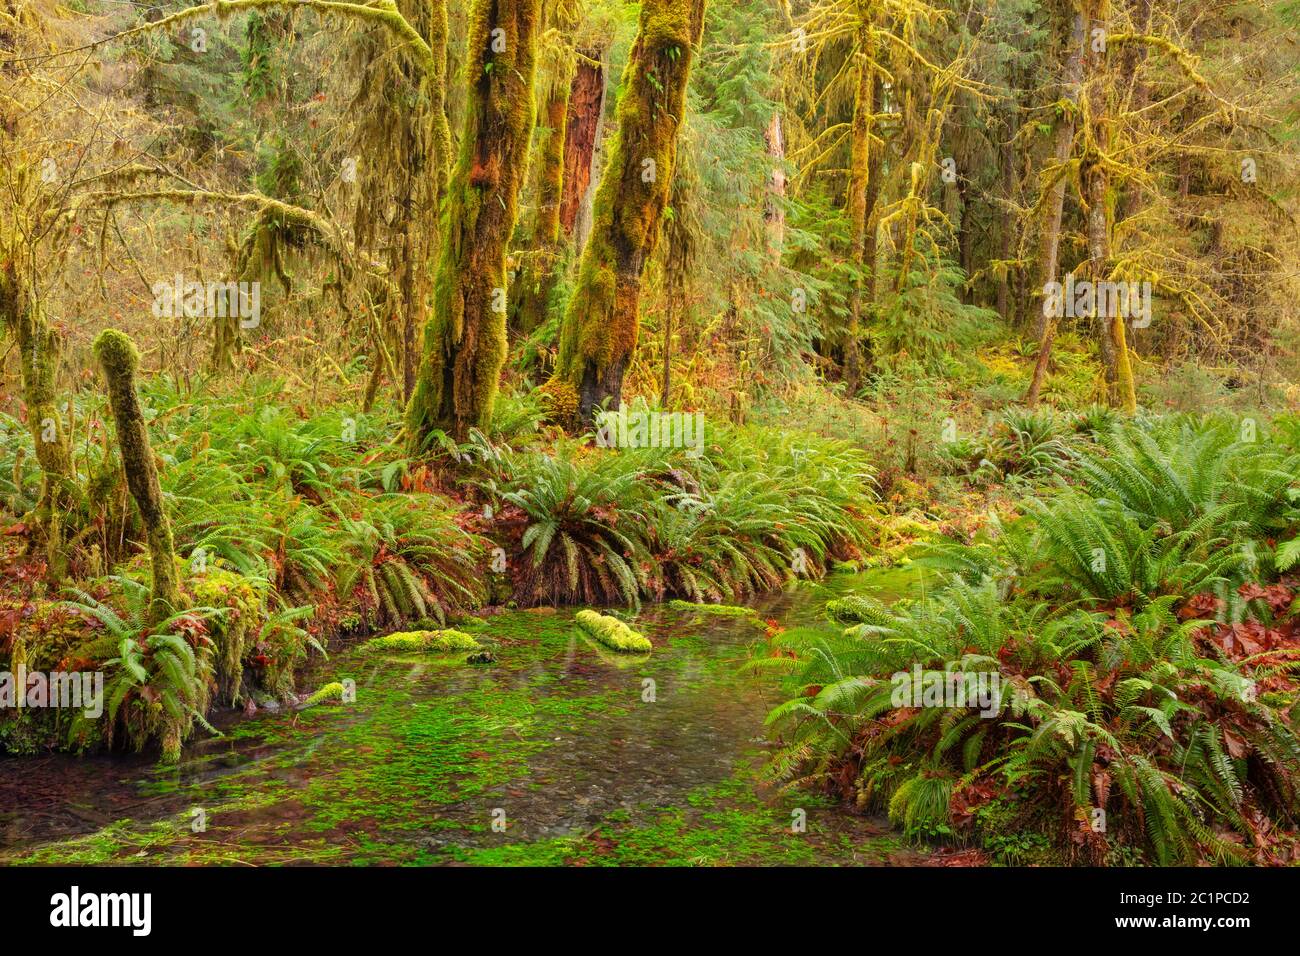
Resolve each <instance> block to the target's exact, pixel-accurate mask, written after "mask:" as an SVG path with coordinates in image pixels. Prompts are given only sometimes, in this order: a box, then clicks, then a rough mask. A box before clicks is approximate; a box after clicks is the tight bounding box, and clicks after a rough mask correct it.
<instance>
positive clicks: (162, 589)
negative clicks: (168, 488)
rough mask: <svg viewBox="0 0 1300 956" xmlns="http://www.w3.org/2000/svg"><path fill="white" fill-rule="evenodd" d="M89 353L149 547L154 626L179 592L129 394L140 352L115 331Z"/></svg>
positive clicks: (174, 605) (172, 609) (171, 609)
mask: <svg viewBox="0 0 1300 956" xmlns="http://www.w3.org/2000/svg"><path fill="white" fill-rule="evenodd" d="M94 349H95V358H97V359H98V360H99V364H100V367H101V368H102V369H103V370H104V378H105V379H107V380H108V401H109V404H110V405H111V406H112V409H113V421H114V422H115V423H116V425H117V444H118V447H119V448H120V449H121V452H122V469H123V470H124V471H125V472H126V486H127V488H129V489H130V491H131V497H132V498H134V499H135V504H136V507H137V508H138V509H140V518H141V520H143V521H144V531H145V537H146V538H147V540H148V542H149V562H150V566H151V567H152V569H153V592H152V596H151V600H150V602H149V620H150V622H151V623H153V624H157V623H158V622H159V621H163V620H166V619H167V618H168V617H170V616H171V615H172V614H175V613H176V611H177V610H179V608H180V603H181V589H180V582H179V580H178V578H177V576H176V547H175V545H174V544H173V543H172V527H171V523H170V522H169V521H168V520H167V512H166V510H165V509H164V508H163V497H162V488H161V487H160V486H159V484H158V469H157V467H156V466H155V465H154V456H153V448H152V447H151V446H150V444H149V430H148V429H147V428H146V427H145V423H144V414H143V413H142V412H141V411H140V399H139V397H138V396H137V395H136V391H135V373H136V369H137V368H139V366H140V353H139V352H137V351H136V348H135V344H134V343H133V342H132V341H131V340H130V339H129V338H128V337H127V335H126V333H124V332H119V331H118V330H117V329H105V330H104V331H103V332H100V333H99V335H98V337H96V339H95V345H94Z"/></svg>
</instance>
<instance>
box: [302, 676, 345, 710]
mask: <svg viewBox="0 0 1300 956" xmlns="http://www.w3.org/2000/svg"><path fill="white" fill-rule="evenodd" d="M342 702H343V685H342V684H341V683H339V682H338V681H330V682H329V683H328V684H326V685H325V686H324V687H322V688H321V689H320V690H318V691H316V693H314V694H312V695H310V696H309V697H307V698H305V699H304V700H303V701H302V703H300V704H299V705H298V709H299V710H306V709H307V708H308V707H315V706H316V705H318V704H330V703H342Z"/></svg>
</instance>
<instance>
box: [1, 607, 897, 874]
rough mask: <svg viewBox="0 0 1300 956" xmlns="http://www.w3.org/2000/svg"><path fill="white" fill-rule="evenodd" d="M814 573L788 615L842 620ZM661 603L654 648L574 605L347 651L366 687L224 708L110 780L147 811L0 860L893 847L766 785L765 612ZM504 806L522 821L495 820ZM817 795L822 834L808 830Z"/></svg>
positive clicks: (509, 859)
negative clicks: (759, 618)
mask: <svg viewBox="0 0 1300 956" xmlns="http://www.w3.org/2000/svg"><path fill="white" fill-rule="evenodd" d="M850 590H852V589H850ZM808 593H810V592H800V593H798V594H795V595H793V596H792V595H790V594H787V595H779V596H777V597H776V598H775V599H774V600H777V601H780V602H783V604H782V609H781V610H774V611H773V612H772V615H771V616H776V617H778V618H779V619H783V620H789V619H790V618H797V617H800V616H803V617H805V619H808V620H817V621H820V622H821V623H822V624H823V626H824V624H825V621H824V618H823V617H822V606H821V604H816V605H814V604H812V603H811V602H809V601H808V599H807V598H806V597H805V594H808ZM837 596H838V595H837ZM768 606H770V605H768ZM692 610H693V609H692ZM764 616H768V613H767V612H766V611H765V612H764ZM643 620H644V625H643V626H644V629H645V630H646V632H647V634H648V635H650V637H651V638H653V640H654V643H655V654H654V655H653V658H651V657H643V658H638V657H636V656H632V655H626V654H616V653H613V652H608V653H607V654H606V655H605V656H600V655H599V654H597V653H593V652H590V651H587V650H585V647H586V645H587V644H588V642H587V641H586V640H585V639H583V638H582V637H580V636H579V632H576V631H575V628H574V626H573V622H572V620H571V619H570V618H569V617H568V616H567V615H564V614H560V615H539V614H531V613H527V612H508V613H503V614H498V615H494V616H493V617H492V618H491V619H490V621H491V624H490V633H491V635H492V639H493V642H494V643H496V642H499V644H500V646H503V647H506V648H508V651H509V653H508V654H503V655H502V660H501V662H500V663H499V664H498V665H497V666H495V667H492V668H487V669H482V668H471V667H465V666H462V664H461V661H460V660H458V659H448V658H447V657H445V656H444V657H437V656H432V655H430V656H425V657H423V658H421V657H419V656H418V655H415V656H413V657H412V658H411V659H409V660H408V659H405V658H403V657H400V656H393V655H387V654H385V655H375V654H369V653H366V652H365V651H363V650H362V649H361V648H353V649H351V650H345V651H342V652H340V653H338V654H336V655H334V656H333V657H332V658H331V660H330V661H329V663H328V665H325V664H322V665H321V667H322V668H324V667H326V666H327V667H328V668H329V671H326V672H324V673H322V674H320V675H319V676H318V678H317V682H320V683H324V682H326V681H341V680H342V675H348V676H349V677H351V678H352V679H353V680H355V682H356V689H357V695H356V699H355V701H351V702H348V703H345V704H341V705H339V706H329V707H317V708H312V709H310V710H306V711H288V712H283V713H279V714H275V713H267V712H263V713H260V714H259V715H257V716H256V717H254V718H252V719H247V720H238V721H237V722H234V723H233V724H231V725H230V726H229V727H224V726H223V730H224V731H225V733H226V736H225V737H224V738H222V739H221V740H219V741H208V742H205V743H203V744H200V745H198V746H196V747H195V748H194V749H193V751H192V752H190V753H187V756H186V759H185V760H184V761H183V762H182V764H181V765H180V767H179V768H176V769H172V770H170V771H166V772H163V771H158V770H155V769H154V768H148V769H141V770H140V771H139V772H138V773H133V774H129V773H122V774H118V775H115V776H114V778H113V779H111V780H109V781H108V782H107V786H108V787H117V788H121V787H124V786H125V787H129V788H131V790H132V793H133V794H134V799H127V800H123V801H121V805H130V804H133V803H134V804H139V805H140V808H139V809H133V810H129V811H127V813H129V814H134V815H136V818H135V819H130V820H118V822H116V823H114V824H112V825H110V826H108V827H104V828H102V829H100V830H98V831H97V832H95V833H91V834H88V835H85V836H80V837H72V838H68V837H59V838H54V839H51V838H49V837H47V838H46V839H47V842H46V843H45V844H44V845H42V846H27V847H25V848H15V849H11V850H4V849H0V861H3V862H15V863H17V862H22V863H31V862H44V863H57V862H69V863H78V862H112V863H118V864H122V863H147V864H155V865H156V864H159V863H168V864H179V865H184V864H205V863H211V864H235V863H239V864H255V865H281V864H289V863H309V864H331V865H338V864H352V865H368V864H397V865H433V864H444V863H454V862H472V863H478V864H485V865H486V864H503V865H508V864H515V863H522V864H530V865H561V864H585V865H619V864H655V865H687V864H704V865H734V864H761V863H787V864H814V863H815V864H841V863H843V864H851V863H860V862H882V861H883V860H885V859H886V858H887V857H889V856H890V855H891V854H893V853H894V852H896V851H895V842H896V841H895V838H894V837H893V836H891V835H890V834H889V833H888V831H887V830H886V829H884V827H883V826H879V825H870V826H869V825H867V824H866V823H864V821H862V820H860V819H859V818H853V817H850V816H848V815H846V814H844V813H843V811H841V810H839V809H838V808H834V807H822V806H821V805H820V804H817V803H816V802H815V801H816V800H817V798H816V797H815V796H814V795H812V794H807V793H800V792H796V793H792V794H782V795H781V796H780V798H779V799H777V800H775V801H774V802H768V801H767V799H766V798H764V797H762V796H760V794H759V788H758V785H757V782H756V778H755V776H754V773H753V770H752V767H751V764H752V763H753V762H754V761H755V760H756V759H759V758H758V755H757V754H754V753H753V752H752V744H751V743H750V741H751V739H753V738H754V737H755V735H760V734H762V732H763V717H764V716H765V714H766V712H767V710H768V709H769V707H770V706H771V704H772V702H773V694H774V693H775V691H774V689H773V688H772V687H771V685H770V684H769V683H768V682H766V681H764V680H762V679H760V678H755V677H753V676H752V675H748V674H744V673H742V672H741V671H740V670H739V668H738V664H739V663H740V662H741V661H743V660H744V659H745V658H746V657H747V656H748V654H749V648H751V647H753V646H754V644H755V642H756V641H758V642H759V643H760V644H761V641H762V639H761V638H759V637H756V635H755V631H754V628H753V626H752V624H751V623H750V622H748V621H745V620H743V619H740V618H732V617H727V616H712V617H708V618H707V619H703V620H702V619H700V618H698V617H694V616H693V615H692V614H691V613H690V612H686V611H682V610H679V609H673V608H669V607H664V608H654V609H650V610H649V612H648V614H647V616H646V618H644V619H643ZM591 645H592V646H593V647H598V648H599V649H600V650H603V646H601V645H595V643H594V642H591ZM331 672H332V673H331ZM336 675H337V676H336ZM646 679H653V680H654V681H655V682H656V685H657V700H656V702H653V703H650V702H647V701H646V700H644V699H643V697H642V693H643V687H644V681H645V680H646ZM64 766H67V767H68V768H70V769H71V770H74V771H76V772H77V773H79V774H81V777H82V779H83V780H85V781H86V783H84V784H83V785H81V786H79V787H77V786H69V787H67V788H66V790H67V792H69V793H79V792H81V791H82V790H83V789H87V790H89V791H93V790H94V789H95V788H94V787H92V786H91V784H90V780H91V779H92V777H93V779H95V780H98V781H101V782H103V781H104V777H103V774H102V770H101V771H100V772H99V775H98V776H95V775H94V772H93V771H92V770H91V769H90V768H89V767H88V766H86V765H80V766H81V767H82V768H83V769H78V767H79V765H78V764H77V763H76V762H75V761H72V760H71V758H70V759H69V762H68V763H67V764H65V765H64ZM191 807H204V808H206V809H207V811H208V827H207V832H206V833H201V834H196V833H193V832H191V830H190V828H189V822H190V818H189V816H188V809H189V808H191ZM498 807H500V808H503V809H505V811H506V813H507V815H508V818H509V822H510V825H509V827H508V829H507V831H506V832H505V833H498V832H495V831H494V830H493V829H492V827H491V817H490V814H491V811H492V810H493V808H498ZM799 807H801V808H803V809H805V810H806V811H807V812H808V821H809V824H808V832H807V833H796V832H792V830H791V813H792V812H793V810H794V809H795V808H799ZM214 808H215V809H214ZM122 815H126V814H122ZM107 818H108V819H117V815H111V816H108V817H107ZM140 853H143V854H144V855H143V856H139V855H138V854H140Z"/></svg>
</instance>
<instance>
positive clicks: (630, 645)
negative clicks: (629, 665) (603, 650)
mask: <svg viewBox="0 0 1300 956" xmlns="http://www.w3.org/2000/svg"><path fill="white" fill-rule="evenodd" d="M573 619H574V620H575V621H577V623H578V626H579V627H580V628H582V629H583V630H584V631H586V632H587V633H588V634H590V635H591V636H592V637H594V638H595V639H596V640H598V641H600V643H602V644H604V645H605V646H606V647H608V648H609V649H610V650H612V651H618V652H619V653H620V654H648V653H650V651H651V650H652V649H653V647H654V645H652V644H651V643H650V641H649V639H648V638H647V637H645V635H643V634H638V633H637V632H636V631H634V630H632V629H631V628H630V627H628V626H627V625H626V624H624V623H623V622H622V621H620V620H619V619H618V618H616V617H611V616H609V615H608V614H599V613H597V612H596V611H588V610H582V611H579V612H578V613H577V614H575V615H574V617H573Z"/></svg>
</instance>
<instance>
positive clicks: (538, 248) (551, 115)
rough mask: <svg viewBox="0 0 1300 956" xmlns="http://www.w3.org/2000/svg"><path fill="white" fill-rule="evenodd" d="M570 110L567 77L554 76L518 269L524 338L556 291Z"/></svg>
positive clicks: (519, 316) (518, 303)
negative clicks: (527, 245)
mask: <svg viewBox="0 0 1300 956" xmlns="http://www.w3.org/2000/svg"><path fill="white" fill-rule="evenodd" d="M568 111H569V77H567V76H564V77H557V78H555V80H554V81H553V83H552V86H551V88H550V90H549V91H548V93H547V96H546V104H545V107H544V115H543V117H542V122H543V123H544V124H545V125H546V130H547V131H546V136H545V139H544V140H543V142H542V147H541V150H540V153H539V155H538V156H537V159H536V161H535V162H536V165H537V216H536V219H535V220H534V222H533V235H532V243H531V246H532V247H531V249H529V250H528V257H527V259H526V261H525V263H524V265H523V268H521V269H520V273H519V279H518V282H519V292H518V296H517V297H516V327H517V328H518V329H519V331H520V332H522V333H524V334H525V335H526V334H528V333H529V332H531V331H533V329H535V328H537V326H539V325H541V324H542V322H543V321H544V320H545V318H546V306H547V303H548V302H549V301H550V298H551V290H552V289H554V288H555V281H556V278H557V267H558V264H559V261H560V255H561V251H562V248H563V247H562V245H561V242H560V200H561V199H562V198H563V194H564V127H565V119H566V117H567V116H568Z"/></svg>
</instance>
